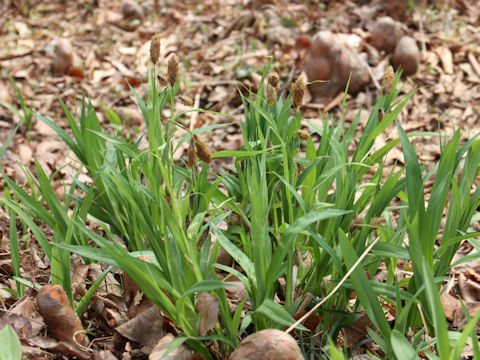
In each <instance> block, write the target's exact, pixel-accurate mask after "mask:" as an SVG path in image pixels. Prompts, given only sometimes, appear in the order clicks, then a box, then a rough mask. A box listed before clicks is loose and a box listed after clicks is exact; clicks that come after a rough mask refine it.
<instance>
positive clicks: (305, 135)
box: [297, 130, 310, 140]
mask: <svg viewBox="0 0 480 360" xmlns="http://www.w3.org/2000/svg"><path fill="white" fill-rule="evenodd" d="M297 135H298V137H299V138H300V139H301V140H307V139H308V138H309V137H310V134H309V133H308V131H307V130H298V131H297Z"/></svg>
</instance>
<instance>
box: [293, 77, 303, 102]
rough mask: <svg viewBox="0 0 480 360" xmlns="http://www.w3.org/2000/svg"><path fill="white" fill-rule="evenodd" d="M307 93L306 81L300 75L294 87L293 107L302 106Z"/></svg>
mask: <svg viewBox="0 0 480 360" xmlns="http://www.w3.org/2000/svg"><path fill="white" fill-rule="evenodd" d="M304 95H305V83H304V82H303V78H302V77H301V76H300V77H299V78H298V79H297V81H295V83H294V84H293V89H292V107H293V108H294V109H298V108H299V107H300V106H302V102H303V96H304Z"/></svg>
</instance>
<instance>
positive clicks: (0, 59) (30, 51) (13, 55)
mask: <svg viewBox="0 0 480 360" xmlns="http://www.w3.org/2000/svg"><path fill="white" fill-rule="evenodd" d="M32 54H33V50H28V51H27V52H24V53H20V54H8V55H5V56H0V61H7V60H12V59H18V58H21V57H24V56H28V55H32Z"/></svg>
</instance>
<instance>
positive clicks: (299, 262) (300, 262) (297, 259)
mask: <svg viewBox="0 0 480 360" xmlns="http://www.w3.org/2000/svg"><path fill="white" fill-rule="evenodd" d="M295 265H296V266H297V267H300V266H302V265H303V259H302V254H300V251H298V249H295Z"/></svg>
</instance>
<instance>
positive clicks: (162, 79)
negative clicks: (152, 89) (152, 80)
mask: <svg viewBox="0 0 480 360" xmlns="http://www.w3.org/2000/svg"><path fill="white" fill-rule="evenodd" d="M157 79H158V83H159V84H160V86H168V79H167V77H166V76H165V75H161V74H158V75H157Z"/></svg>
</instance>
